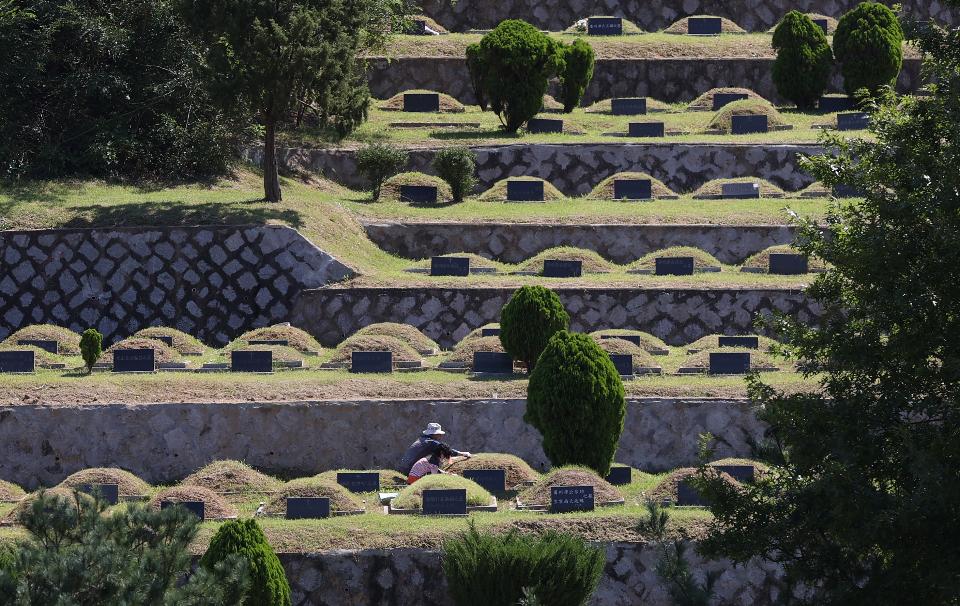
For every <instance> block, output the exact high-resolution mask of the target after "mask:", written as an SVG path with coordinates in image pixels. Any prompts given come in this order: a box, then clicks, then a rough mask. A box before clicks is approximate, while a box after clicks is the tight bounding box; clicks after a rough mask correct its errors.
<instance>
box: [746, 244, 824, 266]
mask: <svg viewBox="0 0 960 606" xmlns="http://www.w3.org/2000/svg"><path fill="white" fill-rule="evenodd" d="M771 254H793V255H797V254H802V253H801V252H800V251H799V250H797V249H796V248H794V247H792V246H790V245H788V244H781V245H779V246H771V247H770V248H765V249H763V250H761V251H760V252H758V253H757V254H755V255H753V256H751V257H750V258H749V259H747V260H746V261H744V262H743V265H742V267H744V268H747V269H753V270H757V271H761V270H762V271H764V272H766V271H767V270H768V269H769V267H770V255H771ZM807 269H808V270H810V271H825V270H826V269H827V266H826V264H825V263H824V262H823V259H821V258H820V257H808V258H807Z"/></svg>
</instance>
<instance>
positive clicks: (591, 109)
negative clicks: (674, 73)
mask: <svg viewBox="0 0 960 606" xmlns="http://www.w3.org/2000/svg"><path fill="white" fill-rule="evenodd" d="M646 100H647V113H648V114H650V113H658V112H672V111H674V109H673V107H672V106H671V105H670V104H669V103H665V102H663V101H659V100H657V99H654V98H653V97H646ZM612 105H613V100H612V99H601V100H600V101H597V102H595V103H594V104H593V105H590V106H588V107H586V108H585V109H584V110H583V111H584V113H588V114H611V115H612V112H613V108H612Z"/></svg>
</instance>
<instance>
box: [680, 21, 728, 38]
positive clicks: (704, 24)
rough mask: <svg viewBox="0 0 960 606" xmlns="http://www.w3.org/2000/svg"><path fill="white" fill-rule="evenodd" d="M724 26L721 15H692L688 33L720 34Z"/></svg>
mask: <svg viewBox="0 0 960 606" xmlns="http://www.w3.org/2000/svg"><path fill="white" fill-rule="evenodd" d="M722 27H723V24H722V22H721V21H720V17H690V18H689V19H687V33H688V34H690V35H691V36H719V35H720V31H721V28H722Z"/></svg>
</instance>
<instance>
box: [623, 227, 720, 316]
mask: <svg viewBox="0 0 960 606" xmlns="http://www.w3.org/2000/svg"><path fill="white" fill-rule="evenodd" d="M662 257H669V258H673V257H693V270H694V271H697V270H701V269H706V268H708V267H720V261H718V260H717V258H716V257H714V256H713V255H711V254H710V253H708V252H706V251H704V250H700V249H699V248H693V247H691V246H673V247H671V248H665V249H663V250H657V251H654V252H652V253H650V254H648V255H644V256H643V257H641V258H639V259H637V260H636V261H634V262H633V263H631V264H630V266H629V268H630V269H633V270H646V271H654V270H656V267H657V259H658V258H662ZM604 332H606V333H609V332H610V331H604Z"/></svg>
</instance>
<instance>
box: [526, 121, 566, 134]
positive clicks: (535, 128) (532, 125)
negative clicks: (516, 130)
mask: <svg viewBox="0 0 960 606" xmlns="http://www.w3.org/2000/svg"><path fill="white" fill-rule="evenodd" d="M527 132H528V133H532V134H543V133H562V132H563V120H560V119H558V118H530V119H529V120H527Z"/></svg>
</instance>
